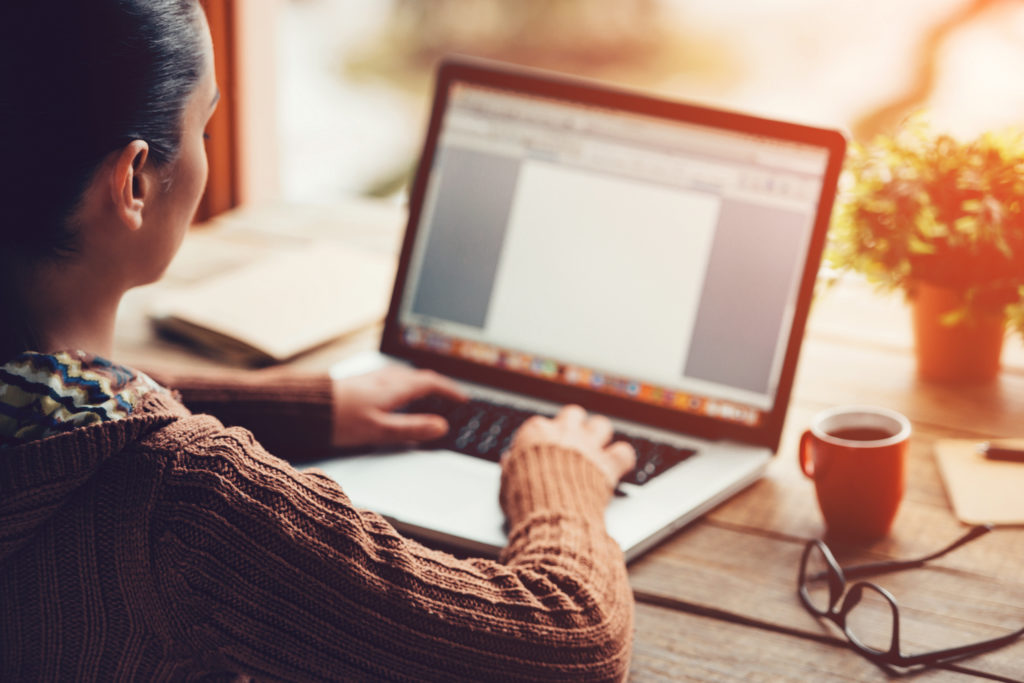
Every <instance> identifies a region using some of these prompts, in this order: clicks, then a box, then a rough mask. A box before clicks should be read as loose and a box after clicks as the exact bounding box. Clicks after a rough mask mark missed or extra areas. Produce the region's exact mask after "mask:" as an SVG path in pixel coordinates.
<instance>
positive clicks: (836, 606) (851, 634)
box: [797, 525, 1024, 667]
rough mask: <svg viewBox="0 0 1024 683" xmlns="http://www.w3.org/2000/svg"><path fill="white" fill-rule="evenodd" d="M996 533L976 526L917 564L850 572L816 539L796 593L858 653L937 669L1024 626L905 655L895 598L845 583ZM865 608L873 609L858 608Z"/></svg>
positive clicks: (1007, 639) (867, 585)
mask: <svg viewBox="0 0 1024 683" xmlns="http://www.w3.org/2000/svg"><path fill="white" fill-rule="evenodd" d="M991 530H992V527H991V526H988V525H985V526H977V527H974V528H972V529H971V530H970V531H969V532H968V533H967V534H966V535H964V536H963V537H962V538H960V539H959V540H957V541H955V542H954V543H952V544H951V545H949V546H947V547H946V548H943V549H942V550H940V551H938V552H936V553H932V554H931V555H926V556H925V557H921V558H918V559H916V560H903V561H887V562H875V563H871V564H862V565H856V566H853V567H846V568H841V567H840V566H839V564H838V563H837V562H836V559H835V557H834V556H833V555H832V551H831V550H829V548H828V546H827V545H825V543H824V542H822V541H811V542H809V543H808V544H807V547H806V548H805V549H804V554H803V559H802V560H801V562H800V576H799V580H798V584H797V592H798V594H799V595H800V600H801V602H803V605H804V607H805V608H806V609H807V611H809V612H810V613H811V614H813V615H815V616H817V617H824V618H826V619H829V620H830V621H832V622H834V623H835V624H836V625H837V626H838V627H839V628H840V629H842V630H843V633H845V634H846V637H847V639H848V640H849V641H850V644H851V645H852V646H853V647H854V649H856V650H857V651H858V652H859V653H860V654H862V655H863V656H865V657H867V658H868V659H870V660H872V661H874V662H876V663H878V664H887V665H892V666H898V667H913V666H935V665H939V664H945V663H948V662H952V661H955V660H958V659H962V658H964V657H970V656H973V655H976V654H980V653H982V652H988V651H989V650H994V649H996V648H999V647H1002V646H1003V645H1007V644H1008V643H1011V642H1013V641H1014V640H1016V639H1018V638H1020V637H1021V636H1022V635H1024V628H1022V629H1020V630H1018V631H1014V632H1013V633H1008V634H1006V635H1004V636H1000V637H998V638H992V639H990V640H983V641H980V642H977V643H972V644H970V645H962V646H960V647H952V648H946V649H943V650H933V651H931V652H923V653H919V654H909V655H908V654H904V653H903V650H902V648H901V647H900V612H899V607H898V606H897V605H896V599H895V598H894V597H893V596H892V594H891V593H889V591H887V590H885V589H884V588H882V587H881V586H879V585H877V584H874V583H871V582H868V581H858V582H857V583H854V584H853V585H851V586H850V587H849V588H850V590H849V591H848V592H847V590H846V588H847V585H846V580H847V579H854V578H857V577H860V576H869V575H872V574H884V573H887V572H894V571H899V570H902V569H913V568H916V567H921V566H923V565H924V564H925V563H926V562H928V561H930V560H934V559H936V558H938V557H942V556H943V555H945V554H946V553H949V552H951V551H953V550H955V549H957V548H959V547H960V546H962V545H965V544H967V543H970V542H971V541H973V540H974V539H976V538H978V537H980V536H983V535H984V534H987V533H988V532H989V531H991ZM844 593H845V594H846V596H845V597H843V594H844ZM840 599H842V603H841V604H840ZM865 605H870V606H869V607H862V608H861V609H860V610H858V609H857V607H858V606H865Z"/></svg>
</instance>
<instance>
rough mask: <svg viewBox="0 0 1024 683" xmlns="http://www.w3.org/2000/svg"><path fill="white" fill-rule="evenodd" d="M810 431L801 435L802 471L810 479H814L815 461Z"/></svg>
mask: <svg viewBox="0 0 1024 683" xmlns="http://www.w3.org/2000/svg"><path fill="white" fill-rule="evenodd" d="M810 440H811V432H810V430H808V431H806V432H804V433H803V434H801V435H800V469H801V470H803V473H804V474H805V475H806V476H807V477H808V478H809V479H814V461H813V460H812V459H811V449H810V443H808V442H809V441H810Z"/></svg>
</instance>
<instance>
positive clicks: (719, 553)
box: [117, 202, 1024, 681]
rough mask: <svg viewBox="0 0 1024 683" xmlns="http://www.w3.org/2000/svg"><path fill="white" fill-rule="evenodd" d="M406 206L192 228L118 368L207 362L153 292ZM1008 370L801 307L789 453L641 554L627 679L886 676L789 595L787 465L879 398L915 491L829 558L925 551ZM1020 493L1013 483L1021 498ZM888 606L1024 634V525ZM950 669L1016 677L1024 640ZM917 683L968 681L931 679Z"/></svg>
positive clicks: (851, 315) (899, 591)
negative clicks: (928, 355) (956, 382)
mask: <svg viewBox="0 0 1024 683" xmlns="http://www.w3.org/2000/svg"><path fill="white" fill-rule="evenodd" d="M402 227H403V213H402V211H401V209H399V208H398V207H393V206H385V205H380V204H371V203H364V202H346V203H344V204H340V205H338V206H325V207H288V206H273V207H263V208H249V209H244V210H240V211H236V212H234V213H232V214H229V215H227V216H225V217H222V218H220V219H218V220H217V221H215V222H214V225H213V226H210V227H208V228H199V229H197V230H195V231H194V233H193V234H192V235H190V237H189V238H188V240H187V241H186V245H187V246H186V249H187V251H185V252H183V254H182V258H181V259H180V260H179V261H176V263H175V264H174V265H172V268H171V270H170V271H169V273H168V277H167V278H166V281H165V282H164V283H161V284H159V285H156V286H153V287H149V288H144V289H142V290H138V291H136V292H132V293H130V295H129V296H128V297H127V298H126V301H125V305H124V306H123V310H122V319H121V322H120V323H119V324H120V327H119V336H118V342H117V345H118V348H117V356H118V357H119V358H120V359H121V360H122V361H125V362H129V363H140V364H141V363H145V362H151V361H158V362H171V363H177V364H180V365H187V366H192V367H202V366H209V365H217V364H218V363H217V361H215V360H211V359H207V358H203V357H201V356H198V355H195V354H193V353H190V352H188V351H186V350H184V349H182V348H180V347H178V346H176V345H174V344H172V343H169V342H166V341H163V340H159V339H157V338H156V337H155V336H154V335H153V333H152V331H151V330H150V328H149V326H148V325H147V324H146V323H145V320H144V317H143V311H144V310H145V306H146V303H147V302H148V301H149V300H150V299H151V298H152V296H154V295H155V294H156V293H157V292H158V291H159V290H160V289H161V288H166V287H173V286H177V285H180V284H181V283H184V282H188V281H191V280H195V279H199V278H201V277H205V276H208V275H209V274H210V273H212V272H216V271H218V270H221V269H223V268H225V267H230V266H231V265H232V264H237V263H240V262H243V261H245V260H247V259H249V258H251V257H252V256H253V255H257V254H260V253H265V252H266V251H267V250H269V249H275V248H281V247H283V246H287V245H289V244H294V243H295V242H297V241H305V240H312V239H327V240H332V239H338V240H344V241H347V242H349V243H355V244H360V245H362V246H365V247H367V248H370V249H374V250H378V251H380V252H382V253H387V254H394V253H396V251H397V247H398V245H399V241H400V234H401V229H402ZM378 336H379V328H376V329H370V330H367V331H365V332H362V333H359V334H356V335H353V336H351V337H350V338H347V339H344V340H341V341H339V342H338V343H336V344H332V345H330V346H329V347H326V348H323V349H320V350H318V351H316V352H314V353H312V354H309V355H307V356H304V357H303V358H301V359H299V360H298V361H296V362H295V363H294V365H295V366H298V367H302V368H306V369H312V368H324V367H326V366H327V365H329V364H330V363H331V362H333V361H335V360H337V359H338V358H341V357H343V356H344V355H346V354H349V353H353V352H355V351H359V350H363V349H367V348H373V347H374V345H375V344H376V340H377V337H378ZM1003 360H1004V366H1005V368H1004V370H1003V372H1002V375H1001V376H1000V378H999V379H998V380H997V381H996V382H994V383H992V384H989V385H984V386H974V387H960V388H954V387H947V386H941V385H929V384H924V383H921V382H918V381H917V380H916V378H915V375H914V365H913V358H912V355H911V352H910V333H909V322H908V315H907V312H906V311H905V310H904V306H903V304H902V302H901V301H900V300H899V298H898V297H892V298H883V297H879V296H876V295H874V294H872V293H871V292H870V291H869V290H868V289H867V288H866V287H865V286H863V285H861V284H859V283H856V282H845V283H843V284H840V285H839V286H837V287H834V288H832V289H829V290H825V291H823V292H821V293H820V294H819V296H818V298H817V300H816V302H815V305H814V309H813V310H812V314H811V320H810V325H809V331H808V336H807V339H806V341H805V344H804V347H803V352H802V354H801V361H800V366H799V371H798V375H797V381H796V386H795V390H794V395H793V401H792V404H791V407H790V411H789V416H788V419H787V422H786V428H785V432H784V435H783V440H782V445H781V448H780V450H779V453H778V456H777V457H776V458H775V460H774V462H773V463H772V464H771V466H770V467H769V469H768V472H767V475H766V476H765V477H764V479H762V480H761V481H759V482H758V483H756V484H755V485H753V486H752V487H750V488H749V489H747V490H746V491H744V492H743V493H741V494H740V495H738V496H736V497H735V498H733V499H732V500H730V501H729V502H727V503H725V504H724V505H721V506H720V507H719V508H717V509H716V510H714V511H713V512H711V513H710V514H709V515H707V516H706V517H704V518H703V519H701V520H700V521H698V522H696V523H694V524H692V525H690V526H689V527H687V528H685V529H683V530H681V531H680V532H679V533H677V534H676V535H674V536H673V537H672V538H671V539H669V540H668V541H666V542H665V543H663V544H661V545H660V546H658V547H657V548H656V549H654V550H653V551H651V552H650V553H648V554H647V555H645V556H644V557H642V558H640V559H639V560H637V561H636V562H635V563H633V565H631V568H630V575H631V578H632V583H633V587H634V590H635V592H636V597H637V603H638V604H637V622H636V640H635V647H634V652H635V654H634V661H633V668H632V673H633V678H634V679H635V680H637V681H648V680H701V681H729V680H756V681H833V680H835V681H839V680H842V681H851V680H853V681H881V680H887V678H888V677H887V676H886V674H884V673H883V672H882V671H880V670H879V669H878V668H876V667H875V666H873V665H872V664H870V663H868V662H867V661H865V660H863V659H862V658H860V657H859V656H858V655H857V654H855V653H854V652H853V651H851V650H849V649H848V648H847V647H846V645H845V639H843V638H842V637H841V636H839V635H837V633H836V631H835V630H834V629H832V628H831V627H829V626H827V625H826V624H824V623H821V622H819V621H818V620H816V619H814V618H812V617H811V616H810V615H808V614H807V612H806V611H805V610H804V609H803V607H802V606H801V605H800V603H799V601H798V599H797V596H796V591H795V587H796V574H797V565H798V562H799V557H800V553H801V552H802V550H803V547H804V544H805V542H806V540H807V539H810V538H815V537H819V536H820V535H821V534H822V532H823V526H822V522H821V518H820V514H819V512H818V509H817V505H816V502H815V498H814V490H813V486H812V484H811V482H810V481H808V480H807V479H805V478H804V476H803V475H802V474H801V472H800V470H799V467H798V465H797V460H796V454H795V453H796V443H797V440H798V439H799V435H800V432H801V431H802V430H803V429H804V428H805V426H806V425H807V424H808V423H809V421H810V418H811V416H812V415H813V414H814V413H815V412H816V411H818V410H820V409H823V408H826V407H829V406H833V405H838V404H844V403H868V404H877V405H882V406H887V407H889V408H893V409H895V410H899V411H901V412H903V413H904V414H905V415H907V416H908V417H909V418H910V420H911V422H912V423H913V427H914V435H913V438H912V445H911V450H910V461H909V471H908V491H907V494H906V497H905V498H904V501H903V504H902V506H901V508H900V512H899V515H898V517H897V519H896V523H895V527H894V529H893V532H892V534H891V535H890V537H889V538H887V539H885V540H883V541H880V542H878V543H875V544H874V545H871V546H870V547H867V548H837V549H836V550H837V554H838V556H839V559H840V561H841V562H844V563H852V562H856V561H865V560H869V559H870V560H877V559H885V558H893V559H899V558H907V557H916V556H919V555H922V554H926V553H929V552H933V551H934V550H937V549H939V548H940V547H943V546H945V545H946V544H947V543H948V542H949V541H951V540H953V539H955V538H957V537H959V536H960V535H961V534H962V533H963V532H964V531H965V527H964V526H963V525H962V524H960V523H959V522H958V521H957V520H956V519H955V518H954V516H953V514H952V512H951V509H950V505H949V502H948V500H947V497H946V493H945V490H944V488H943V484H942V481H941V479H940V476H939V472H938V470H937V468H936V464H935V460H934V456H933V453H932V444H933V442H934V441H935V440H936V439H938V438H944V437H954V436H955V437H979V438H986V437H993V436H1024V343H1022V342H1021V340H1020V338H1019V337H1013V338H1011V339H1009V340H1008V345H1007V349H1006V351H1005V352H1004V356H1003ZM1021 495H1024V491H1022V492H1021ZM878 581H879V583H881V584H882V585H884V586H886V587H887V588H889V589H890V590H891V592H892V593H893V594H894V595H895V596H896V597H897V600H898V601H899V603H900V606H901V615H902V617H903V619H904V622H905V623H903V631H904V638H905V639H910V640H912V641H913V640H917V641H919V642H920V643H921V644H922V646H924V647H925V648H929V649H930V648H938V647H946V646H954V645H960V644H964V643H966V642H973V641H975V640H981V639H984V638H988V637H994V636H997V635H1001V634H1003V633H1006V632H1008V631H1012V630H1015V629H1018V628H1020V627H1021V626H1022V625H1024V528H1020V527H1018V528H1004V529H998V530H996V531H994V532H993V533H990V534H988V535H987V536H985V537H983V538H981V539H979V540H977V541H975V542H973V543H971V544H970V545H968V546H966V547H964V548H961V549H959V550H957V551H956V552H955V553H953V554H951V555H949V556H947V557H945V558H942V559H940V560H938V561H936V562H934V563H933V565H931V566H928V567H925V568H922V569H916V570H912V571H907V572H901V573H897V574H891V575H887V576H884V577H880V578H879V579H878ZM960 666H962V667H964V668H966V669H971V670H976V671H981V672H987V673H991V674H996V675H998V676H1002V677H1003V679H1004V680H1007V679H1008V680H1021V681H1024V641H1019V642H1017V643H1016V644H1013V645H1010V646H1008V647H1006V648H1003V649H1001V650H998V651H996V652H993V653H989V654H986V655H981V656H978V657H975V658H973V659H969V660H966V661H964V662H962V663H961V664H960ZM915 678H920V679H921V680H928V681H932V680H952V681H957V680H968V679H970V678H973V677H972V676H969V675H967V674H963V673H954V672H948V671H932V672H928V673H925V674H922V675H920V676H919V677H915Z"/></svg>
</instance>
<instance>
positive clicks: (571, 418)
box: [555, 404, 587, 424]
mask: <svg viewBox="0 0 1024 683" xmlns="http://www.w3.org/2000/svg"><path fill="white" fill-rule="evenodd" d="M586 418H587V411H585V410H583V408H582V407H581V406H578V405H575V404H569V405H567V406H563V407H562V409H561V410H559V411H558V415H556V416H555V421H556V422H563V423H566V424H582V423H583V421H584V420H585V419H586Z"/></svg>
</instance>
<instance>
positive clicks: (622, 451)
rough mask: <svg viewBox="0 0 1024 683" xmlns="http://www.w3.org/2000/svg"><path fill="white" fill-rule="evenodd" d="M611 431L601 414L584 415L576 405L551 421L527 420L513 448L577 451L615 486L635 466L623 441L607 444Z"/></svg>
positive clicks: (559, 413)
mask: <svg viewBox="0 0 1024 683" xmlns="http://www.w3.org/2000/svg"><path fill="white" fill-rule="evenodd" d="M614 432H615V429H614V428H613V427H612V423H611V420H609V419H608V418H607V417H604V416H603V415H588V414H587V411H585V410H584V409H583V408H581V407H580V406H577V405H568V406H565V407H564V408H562V409H561V410H560V411H559V412H558V415H556V416H555V417H554V418H550V419H549V418H546V417H540V416H534V417H531V418H530V419H529V420H527V421H526V422H524V423H523V425H522V426H521V427H520V428H519V431H518V432H516V435H515V439H514V440H513V445H514V446H517V447H519V448H526V447H529V446H534V445H536V446H541V445H550V446H561V447H562V448H567V449H569V450H574V451H578V452H579V453H581V454H582V455H583V456H584V457H585V458H587V459H588V460H590V461H591V462H592V463H594V464H595V465H597V466H598V468H599V469H600V470H601V471H602V472H603V473H604V475H605V477H606V478H607V479H608V485H609V486H610V487H613V488H614V487H615V486H616V485H617V484H618V483H619V480H620V479H622V477H623V476H625V474H626V473H627V472H629V471H631V470H632V469H633V468H634V467H636V453H635V452H634V451H633V447H632V446H630V445H629V444H628V443H626V442H625V441H616V442H614V443H611V444H609V443H608V442H609V441H611V438H612V434H613V433H614Z"/></svg>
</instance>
